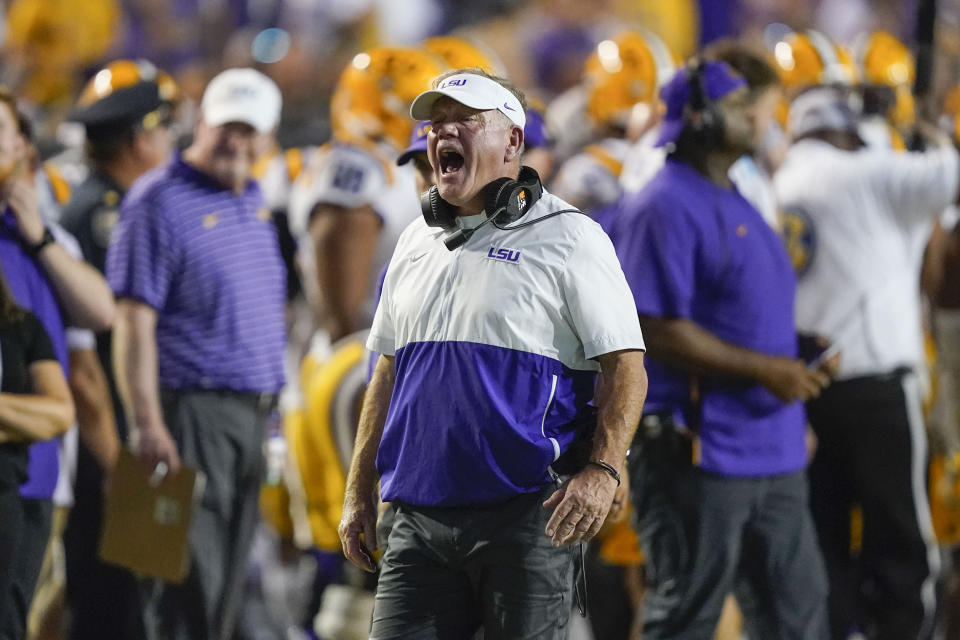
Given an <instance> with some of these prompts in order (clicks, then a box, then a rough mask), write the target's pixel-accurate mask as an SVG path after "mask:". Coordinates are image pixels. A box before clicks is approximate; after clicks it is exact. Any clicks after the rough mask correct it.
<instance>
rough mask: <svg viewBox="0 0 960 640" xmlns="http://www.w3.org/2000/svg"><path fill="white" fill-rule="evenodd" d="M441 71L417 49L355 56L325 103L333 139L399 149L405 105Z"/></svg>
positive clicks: (406, 128)
mask: <svg viewBox="0 0 960 640" xmlns="http://www.w3.org/2000/svg"><path fill="white" fill-rule="evenodd" d="M443 69H444V68H443V62H442V61H441V60H438V59H437V58H436V57H434V56H433V55H432V54H430V53H429V52H427V51H425V50H423V49H414V48H407V47H376V48H373V49H369V50H367V51H364V52H361V53H358V54H357V55H355V56H354V57H353V60H352V61H351V62H350V64H348V65H347V68H346V69H344V71H343V73H342V74H340V79H339V80H338V81H337V86H336V88H335V89H334V92H333V97H332V98H331V100H330V120H331V125H332V128H333V136H334V138H336V139H338V140H340V141H343V142H371V141H374V142H380V141H385V142H387V143H389V144H390V145H391V146H392V147H393V148H394V149H396V150H397V151H400V150H402V149H404V148H405V147H406V145H407V142H408V141H409V140H410V133H411V132H412V131H413V125H414V121H413V119H412V118H411V117H410V103H411V102H413V99H414V98H416V97H417V96H418V95H419V94H420V93H422V92H424V91H426V90H427V89H429V88H430V81H431V80H433V78H435V77H436V76H438V75H439V74H440V73H441V72H442V71H443Z"/></svg>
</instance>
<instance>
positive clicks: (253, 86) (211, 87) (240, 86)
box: [200, 69, 283, 133]
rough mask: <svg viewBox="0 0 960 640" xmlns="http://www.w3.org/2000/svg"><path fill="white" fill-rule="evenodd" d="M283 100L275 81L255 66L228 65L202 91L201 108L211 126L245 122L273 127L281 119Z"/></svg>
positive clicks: (260, 128)
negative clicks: (238, 66)
mask: <svg viewBox="0 0 960 640" xmlns="http://www.w3.org/2000/svg"><path fill="white" fill-rule="evenodd" d="M282 105H283V100H282V98H281V97H280V89H279V88H277V85H276V83H275V82H274V81H273V80H271V79H270V78H268V77H267V76H265V75H263V74H262V73H260V72H259V71H257V70H256V69H227V70H226V71H223V72H221V73H219V74H217V76H216V77H214V79H213V80H211V81H210V84H208V85H207V88H206V90H205V91H204V92H203V101H202V102H201V103H200V108H201V110H202V111H203V119H204V121H205V122H206V123H207V124H209V125H210V126H212V127H219V126H220V125H224V124H227V123H228V122H244V123H246V124H249V125H250V126H251V127H253V128H254V129H256V130H257V131H259V132H260V133H266V132H268V131H272V130H273V129H274V128H275V127H276V126H277V123H278V122H280V107H281V106H282Z"/></svg>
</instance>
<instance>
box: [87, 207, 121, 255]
mask: <svg viewBox="0 0 960 640" xmlns="http://www.w3.org/2000/svg"><path fill="white" fill-rule="evenodd" d="M118 220H120V212H119V211H118V210H117V209H100V210H99V211H96V212H95V213H94V214H93V216H91V218H90V232H91V233H92V235H93V241H94V242H95V243H96V244H97V246H98V247H100V248H101V249H106V248H107V247H109V246H110V235H111V234H112V233H113V228H114V227H115V226H117V221H118Z"/></svg>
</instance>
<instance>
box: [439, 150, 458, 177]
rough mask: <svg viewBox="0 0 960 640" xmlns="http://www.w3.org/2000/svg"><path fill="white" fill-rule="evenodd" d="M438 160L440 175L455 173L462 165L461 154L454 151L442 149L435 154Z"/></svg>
mask: <svg viewBox="0 0 960 640" xmlns="http://www.w3.org/2000/svg"><path fill="white" fill-rule="evenodd" d="M437 158H438V160H439V161H440V175H442V176H446V175H450V174H453V173H456V172H457V171H459V170H460V169H461V168H462V167H463V156H462V155H460V154H459V153H457V152H456V151H450V150H444V151H441V152H440V153H439V154H438V155H437Z"/></svg>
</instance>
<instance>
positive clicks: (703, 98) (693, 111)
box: [684, 60, 724, 149]
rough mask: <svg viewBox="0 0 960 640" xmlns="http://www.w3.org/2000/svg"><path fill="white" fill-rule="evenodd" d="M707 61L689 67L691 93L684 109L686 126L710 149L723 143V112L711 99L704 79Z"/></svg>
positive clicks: (698, 140) (699, 141) (695, 138)
mask: <svg viewBox="0 0 960 640" xmlns="http://www.w3.org/2000/svg"><path fill="white" fill-rule="evenodd" d="M704 70H705V63H704V62H703V61H702V60H701V61H699V62H696V63H694V64H691V65H689V66H688V67H687V83H688V85H689V86H690V94H689V96H688V98H687V105H686V108H685V109H684V119H685V120H686V126H687V127H688V128H689V129H690V132H691V133H692V134H693V138H694V140H696V142H697V143H698V144H700V145H702V146H704V147H706V148H708V149H715V148H717V147H719V146H722V145H723V138H724V122H723V114H722V113H720V110H719V109H718V108H717V105H716V103H715V102H714V101H713V100H711V99H710V94H709V92H708V91H707V86H706V81H705V80H704Z"/></svg>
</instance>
